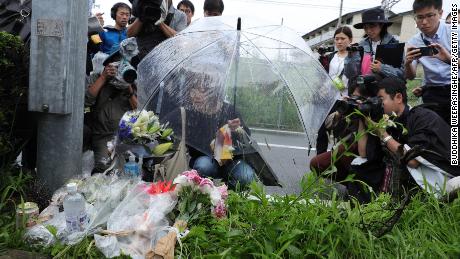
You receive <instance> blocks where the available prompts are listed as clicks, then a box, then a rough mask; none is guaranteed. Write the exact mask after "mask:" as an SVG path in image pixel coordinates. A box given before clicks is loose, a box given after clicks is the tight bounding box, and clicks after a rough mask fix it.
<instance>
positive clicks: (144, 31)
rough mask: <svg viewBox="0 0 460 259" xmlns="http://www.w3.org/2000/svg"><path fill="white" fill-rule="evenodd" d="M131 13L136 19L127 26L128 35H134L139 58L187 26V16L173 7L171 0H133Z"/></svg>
mask: <svg viewBox="0 0 460 259" xmlns="http://www.w3.org/2000/svg"><path fill="white" fill-rule="evenodd" d="M133 15H134V16H136V20H134V22H133V23H132V24H131V25H130V26H129V27H128V37H136V39H137V45H138V47H139V59H140V60H142V59H143V58H144V57H145V56H146V55H147V54H148V53H149V52H150V51H151V50H152V49H153V48H155V47H156V46H157V45H158V44H160V43H161V42H162V41H164V40H166V39H167V38H171V37H173V36H175V35H176V33H177V32H180V31H182V30H183V29H185V28H186V27H187V16H186V15H185V13H183V12H182V11H179V10H177V9H176V8H174V6H173V4H172V0H150V1H149V0H138V1H136V0H134V1H133Z"/></svg>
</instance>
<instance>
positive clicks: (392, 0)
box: [381, 0, 401, 18]
mask: <svg viewBox="0 0 460 259" xmlns="http://www.w3.org/2000/svg"><path fill="white" fill-rule="evenodd" d="M400 1H401V0H382V5H381V7H382V9H383V10H384V11H385V17H386V18H388V17H389V16H390V10H391V8H392V7H393V6H394V5H395V4H397V3H399V2H400Z"/></svg>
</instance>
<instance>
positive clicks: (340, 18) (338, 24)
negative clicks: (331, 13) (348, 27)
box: [335, 0, 343, 29]
mask: <svg viewBox="0 0 460 259" xmlns="http://www.w3.org/2000/svg"><path fill="white" fill-rule="evenodd" d="M342 9H343V0H340V12H339V20H338V21H337V26H335V28H336V29H337V28H339V27H340V26H341V25H342Z"/></svg>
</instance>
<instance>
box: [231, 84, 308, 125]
mask: <svg viewBox="0 0 460 259" xmlns="http://www.w3.org/2000/svg"><path fill="white" fill-rule="evenodd" d="M274 88H275V86H265V87H262V86H248V87H240V88H238V92H237V97H236V105H237V107H238V111H239V112H240V113H241V115H242V117H243V119H244V120H245V123H246V125H248V126H249V127H263V128H273V129H284V130H291V131H302V125H301V121H300V118H299V114H298V112H297V107H296V104H295V102H294V100H293V98H292V96H291V95H290V93H289V92H288V90H287V88H286V87H283V88H282V90H279V91H278V92H277V93H276V94H274V92H275V89H274ZM256 107H257V108H256Z"/></svg>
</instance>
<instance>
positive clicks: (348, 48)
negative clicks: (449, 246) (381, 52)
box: [347, 46, 364, 52]
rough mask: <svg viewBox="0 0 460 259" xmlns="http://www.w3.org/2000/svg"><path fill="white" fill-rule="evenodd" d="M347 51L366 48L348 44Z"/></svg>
mask: <svg viewBox="0 0 460 259" xmlns="http://www.w3.org/2000/svg"><path fill="white" fill-rule="evenodd" d="M347 51H348V52H355V51H364V48H363V46H348V47H347Z"/></svg>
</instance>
